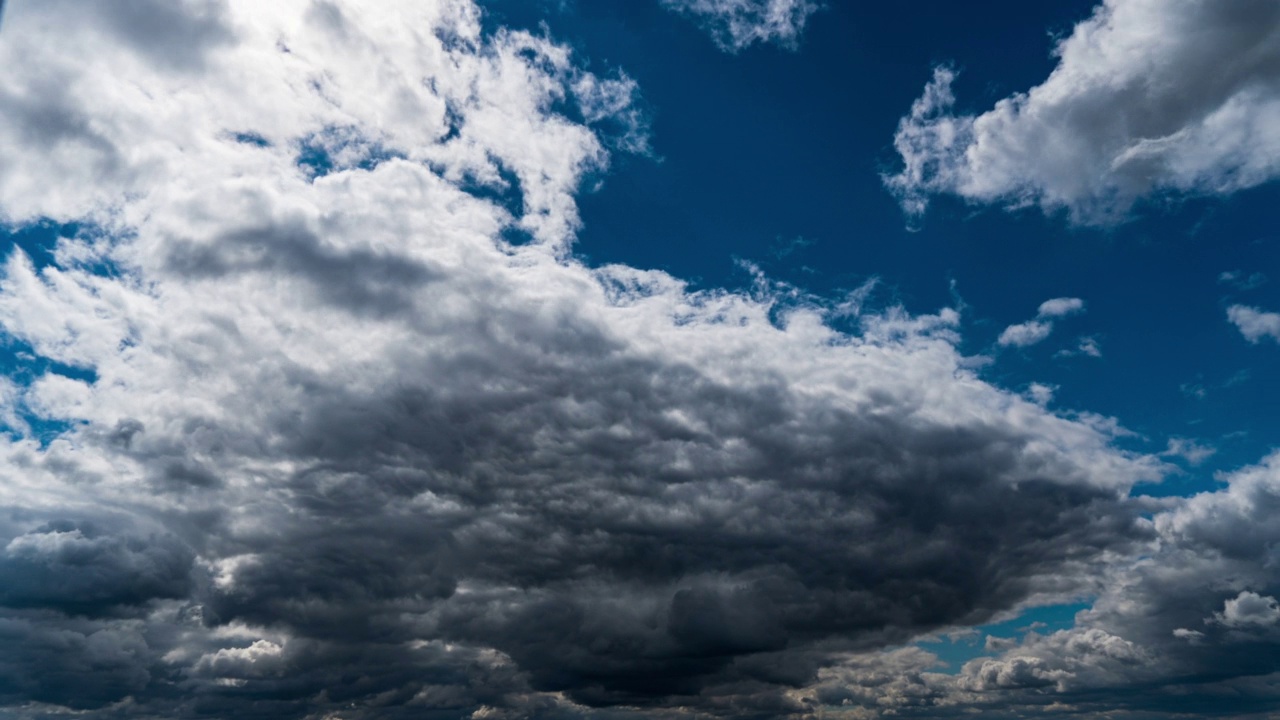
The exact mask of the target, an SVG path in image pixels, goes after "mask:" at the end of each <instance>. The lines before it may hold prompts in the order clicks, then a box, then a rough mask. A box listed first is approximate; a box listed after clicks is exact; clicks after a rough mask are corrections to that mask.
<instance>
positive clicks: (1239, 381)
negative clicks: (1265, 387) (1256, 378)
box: [1222, 369, 1253, 388]
mask: <svg viewBox="0 0 1280 720" xmlns="http://www.w3.org/2000/svg"><path fill="white" fill-rule="evenodd" d="M1251 377H1253V374H1252V373H1250V372H1249V371H1248V370H1247V369H1245V370H1239V371H1237V372H1236V373H1235V374H1234V375H1232V376H1231V377H1229V378H1227V379H1226V380H1225V381H1223V383H1222V387H1224V388H1232V387H1235V386H1237V385H1243V384H1245V383H1247V382H1249V378H1251Z"/></svg>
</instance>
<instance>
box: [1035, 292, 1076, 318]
mask: <svg viewBox="0 0 1280 720" xmlns="http://www.w3.org/2000/svg"><path fill="white" fill-rule="evenodd" d="M1083 310H1084V301H1083V300H1081V299H1080V298H1068V297H1061V298H1053V299H1052V300H1045V301H1044V302H1042V303H1040V311H1039V315H1040V317H1042V318H1058V317H1066V316H1067V315H1074V314H1075V313H1078V312H1081V311H1083Z"/></svg>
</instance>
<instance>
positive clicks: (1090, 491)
mask: <svg viewBox="0 0 1280 720" xmlns="http://www.w3.org/2000/svg"><path fill="white" fill-rule="evenodd" d="M144 5H145V6H146V7H144ZM163 5H164V8H160V4H156V7H155V8H150V6H149V5H146V3H143V5H139V6H137V7H134V6H133V5H131V6H130V7H129V8H127V9H124V10H120V12H122V13H125V15H112V14H111V13H113V12H115V10H114V9H113V8H115V6H114V5H111V6H108V5H101V6H100V5H98V4H92V3H85V2H73V1H72V0H57V1H54V2H25V3H14V4H11V6H10V7H9V8H8V9H7V12H6V18H5V33H6V35H5V39H6V42H5V43H4V44H0V56H2V59H3V61H4V64H5V66H6V67H10V68H25V69H24V70H22V71H15V72H9V73H6V74H5V75H4V76H3V77H2V78H0V110H2V112H3V113H4V115H5V116H6V117H9V118H15V121H14V122H12V123H5V124H4V125H3V127H0V153H3V155H4V157H5V158H6V163H5V164H4V165H3V166H0V211H2V212H3V215H4V217H5V218H6V220H7V221H8V222H9V223H11V224H14V225H21V224H23V223H30V222H37V221H40V220H42V219H53V220H57V221H59V222H72V223H75V228H78V229H73V230H70V231H68V232H67V233H66V235H67V236H66V237H63V238H62V239H61V240H60V241H59V242H58V245H57V247H56V248H55V249H54V252H53V260H52V262H49V261H48V260H47V259H46V260H39V259H33V258H32V257H29V256H28V255H26V254H25V253H23V252H22V251H20V250H15V251H14V252H13V253H12V254H11V255H10V256H9V258H8V259H7V261H6V263H5V266H4V275H3V280H2V281H0V323H2V324H3V327H4V329H5V331H6V333H8V335H9V336H10V338H11V339H12V340H14V341H20V342H22V343H25V345H26V346H28V347H29V348H30V349H31V353H32V354H33V355H34V356H36V357H38V358H40V359H42V361H43V362H42V363H41V364H37V365H33V367H32V369H31V371H30V373H29V376H30V377H34V379H31V380H30V381H29V382H28V381H26V380H24V381H21V382H19V381H17V380H11V381H10V382H9V384H8V385H6V386H5V394H4V403H5V407H6V411H5V413H6V415H5V416H6V417H8V418H9V419H10V420H9V422H10V424H11V426H12V427H11V428H10V429H11V436H10V437H8V438H5V439H2V440H0V478H2V481H0V505H3V507H4V512H3V514H0V547H3V555H2V556H0V578H2V579H3V581H4V582H3V583H0V587H2V588H3V589H2V590H0V636H2V637H3V638H4V643H3V645H4V646H5V647H9V648H14V647H16V648H20V650H19V651H13V652H10V653H7V654H6V655H5V656H4V658H3V659H2V660H0V702H2V703H4V704H5V705H7V706H9V707H34V705H32V704H33V703H39V704H43V705H42V707H49V708H52V709H53V710H57V709H58V708H72V709H83V710H90V711H99V712H102V713H106V712H108V710H109V711H110V712H111V713H114V714H118V715H130V714H137V715H147V716H164V717H184V716H193V715H215V716H232V715H256V716H270V717H304V716H321V715H325V714H327V713H331V712H336V711H337V710H338V709H339V708H340V709H341V711H342V713H343V716H344V717H351V718H356V717H379V718H386V717H449V718H453V717H459V716H467V715H473V716H475V717H503V716H512V717H515V716H541V717H572V716H599V714H598V713H599V712H600V711H597V710H593V709H591V708H624V709H618V710H615V711H613V712H617V713H624V712H626V713H642V712H649V711H652V712H653V713H655V714H656V715H659V716H671V714H672V713H676V712H680V711H678V710H676V708H686V709H687V711H688V712H690V713H692V712H709V713H721V714H727V715H750V714H756V715H761V714H764V715H774V716H777V715H786V714H789V713H796V714H804V713H806V712H808V710H807V709H806V708H807V706H806V705H804V703H803V702H801V701H800V700H797V699H795V698H794V697H792V696H791V695H789V694H788V693H789V692H790V690H791V689H792V688H794V687H797V686H802V685H805V684H806V683H809V682H812V681H815V679H816V678H818V677H819V672H820V670H821V669H822V668H824V667H828V666H830V665H831V664H832V663H834V662H836V661H837V660H836V659H837V658H838V657H843V654H847V653H854V652H863V651H866V650H868V649H872V648H876V647H880V646H883V645H885V644H888V643H897V642H903V641H905V640H908V639H910V638H911V637H913V636H915V635H916V634H918V633H920V632H924V631H928V630H932V629H935V628H939V627H944V626H950V625H954V624H961V623H969V622H975V621H981V620H983V619H986V618H989V617H991V616H993V615H994V614H996V613H999V612H1002V611H1004V610H1007V609H1008V608H1010V607H1012V606H1014V605H1016V604H1018V603H1020V602H1023V601H1024V600H1025V599H1026V598H1028V597H1047V596H1056V595H1059V594H1070V593H1077V592H1081V591H1082V590H1081V589H1082V588H1089V587H1092V583H1093V580H1092V578H1094V577H1096V576H1097V574H1098V572H1099V568H1101V567H1102V566H1104V565H1105V563H1106V562H1107V558H1109V557H1111V556H1112V555H1113V554H1115V553H1124V552H1125V551H1126V549H1127V548H1132V547H1135V546H1139V545H1141V544H1142V543H1144V542H1146V540H1147V539H1148V538H1149V536H1150V534H1151V530H1150V528H1148V527H1146V526H1145V525H1144V523H1143V521H1142V520H1141V518H1140V516H1139V514H1138V513H1137V512H1136V511H1135V510H1134V509H1133V508H1131V507H1130V506H1129V505H1128V504H1126V503H1125V502H1124V501H1123V497H1124V495H1125V493H1126V492H1127V489H1128V488H1129V487H1130V486H1132V485H1133V484H1134V483H1136V482H1139V481H1144V480H1154V479H1157V478H1159V476H1160V475H1161V474H1162V473H1163V472H1164V471H1165V468H1164V467H1163V465H1162V463H1161V462H1160V461H1158V460H1157V459H1155V458H1152V457H1149V456H1141V455H1136V454H1133V453H1128V452H1125V451H1121V450H1119V449H1117V448H1116V447H1114V446H1113V444H1112V442H1111V440H1112V437H1111V435H1110V431H1109V430H1108V426H1107V425H1106V424H1105V423H1098V422H1091V421H1090V420H1089V419H1088V418H1084V419H1072V418H1066V417H1061V416H1057V415H1054V414H1053V413H1050V412H1048V411H1047V410H1046V409H1045V408H1043V407H1041V406H1040V405H1037V404H1036V403H1034V402H1030V401H1027V400H1025V399H1023V398H1021V397H1020V396H1018V395H1017V394H1014V393H1010V392H1006V391H1004V390H1001V389H1000V388H997V387H995V386H993V385H990V384H988V383H986V382H984V381H983V380H982V379H981V378H979V377H978V376H977V375H976V374H975V373H974V371H973V370H972V369H970V368H971V367H972V363H970V362H968V361H967V360H966V358H964V357H963V356H962V355H961V354H960V353H959V351H958V350H957V347H956V345H957V342H958V340H959V335H958V323H959V316H958V314H957V312H956V311H954V310H951V309H942V310H940V311H939V312H937V313H936V314H932V315H909V314H907V313H906V312H904V311H902V310H901V309H896V308H885V309H881V310H879V311H870V310H866V311H862V312H861V313H860V314H858V315H856V318H855V319H856V320H857V321H858V323H859V329H858V331H857V332H856V333H852V334H847V333H842V332H839V331H837V330H834V329H832V327H830V326H829V325H828V324H827V322H826V320H827V319H828V317H830V316H832V315H835V314H841V313H844V314H847V313H848V309H847V308H845V307H843V306H842V307H830V308H829V307H828V306H827V305H825V304H824V303H822V302H820V301H817V300H803V299H801V300H796V299H795V298H794V297H792V296H791V295H790V294H787V293H775V292H773V291H772V290H770V288H769V286H768V284H767V282H764V283H763V284H762V285H761V286H760V287H758V288H756V289H755V290H754V291H753V292H752V293H746V294H744V293H731V292H724V291H698V292H695V291H691V290H689V289H688V288H687V287H686V286H685V285H684V284H683V283H682V282H680V281H679V280H677V279H676V278H673V277H671V276H669V275H666V274H664V273H660V272H651V271H644V270H638V269H634V268H629V267H624V266H607V267H601V268H591V267H588V266H586V265H584V264H582V263H581V262H579V261H577V260H575V259H573V258H572V257H570V256H569V254H568V253H567V249H568V248H569V247H570V244H571V243H572V240H573V232H574V230H575V228H576V227H577V225H578V219H577V213H576V205H575V200H574V198H575V193H576V192H577V189H578V187H579V185H580V184H581V182H582V181H583V179H584V178H585V177H587V176H588V175H590V174H592V173H598V172H600V171H601V170H603V169H604V168H605V167H606V165H607V162H608V160H609V148H638V147H643V142H644V141H643V137H642V135H641V134H640V133H641V132H642V128H641V123H640V117H639V115H637V114H636V113H634V112H633V111H632V103H631V102H630V100H629V98H631V97H632V96H633V94H634V92H635V88H634V86H633V84H632V83H631V82H630V81H629V80H628V79H627V78H626V77H625V76H623V75H620V74H615V75H613V76H611V77H604V76H597V75H592V74H589V73H587V72H585V71H583V70H582V69H580V67H579V66H578V65H577V64H575V60H574V58H573V56H572V54H571V53H570V52H569V51H568V50H567V49H566V48H564V47H563V46H560V45H557V44H555V43H554V42H553V41H552V40H549V39H547V38H544V37H538V36H533V35H528V34H524V33H518V32H510V31H503V30H499V31H496V32H494V33H492V34H486V33H483V32H482V31H481V29H480V23H479V22H478V16H477V13H478V11H477V9H476V8H475V7H474V6H473V5H472V4H471V3H470V2H465V1H463V0H441V1H440V2H434V3H419V2H412V3H410V2H392V1H391V0H388V1H387V2H385V3H382V4H381V5H380V6H379V7H378V9H377V11H376V12H374V11H370V9H369V8H368V6H367V5H365V4H362V3H355V2H310V1H304V0H293V1H284V0H282V1H281V2H277V3H272V4H271V5H270V6H262V5H261V4H260V3H250V2H226V3H222V2H211V1H210V2H203V1H196V0H192V1H191V2H187V3H182V4H172V3H164V4H163ZM148 8H150V9H149V10H148ZM152 11H154V12H152ZM135 12H137V13H144V12H145V14H146V18H147V22H152V23H158V24H160V25H162V26H163V28H164V29H165V32H172V33H173V37H175V38H179V39H180V42H179V41H178V40H175V41H174V42H173V43H167V44H166V43H162V44H159V45H153V44H148V43H146V42H143V40H144V39H145V37H148V36H149V35H147V34H146V33H142V31H141V30H139V29H138V28H137V27H136V25H134V24H133V23H134V20H136V18H133V16H132V15H130V14H129V13H135ZM131 18H133V19H131ZM35 428H41V430H39V432H37V430H36V429H35ZM625 708H630V710H625Z"/></svg>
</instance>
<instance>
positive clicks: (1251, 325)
mask: <svg viewBox="0 0 1280 720" xmlns="http://www.w3.org/2000/svg"><path fill="white" fill-rule="evenodd" d="M1227 319H1228V320H1230V321H1231V324H1233V325H1235V326H1236V327H1237V328H1238V329H1239V330H1240V334H1241V335H1244V338H1245V339H1246V340H1248V341H1249V342H1251V343H1254V344H1257V343H1259V342H1261V341H1262V338H1264V337H1270V338H1271V339H1272V340H1275V341H1277V342H1280V313H1273V312H1263V311H1262V310H1259V309H1258V308H1255V307H1248V306H1246V305H1232V306H1231V307H1229V308H1227Z"/></svg>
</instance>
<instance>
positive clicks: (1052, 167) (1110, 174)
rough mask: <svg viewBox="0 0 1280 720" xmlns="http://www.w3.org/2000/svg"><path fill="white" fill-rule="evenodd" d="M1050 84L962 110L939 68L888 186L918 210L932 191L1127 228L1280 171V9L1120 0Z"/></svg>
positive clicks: (1061, 60)
mask: <svg viewBox="0 0 1280 720" xmlns="http://www.w3.org/2000/svg"><path fill="white" fill-rule="evenodd" d="M1055 54H1056V56H1057V57H1058V65H1057V67H1056V68H1055V69H1054V71H1053V72H1052V73H1051V74H1050V76H1049V77H1048V78H1047V79H1046V80H1045V81H1044V82H1043V83H1041V84H1040V85H1038V86H1036V87H1034V88H1032V89H1031V90H1030V91H1028V92H1026V93H1019V94H1016V95H1013V96H1011V97H1009V98H1006V99H1003V100H1001V101H999V102H998V103H996V105H995V107H994V108H992V109H991V110H988V111H987V112H985V113H982V114H979V115H963V114H955V113H954V112H953V106H954V101H955V99H954V96H953V95H952V93H951V83H952V81H953V79H954V77H955V73H954V72H953V71H952V70H951V69H948V68H939V69H938V70H937V71H936V72H935V74H934V78H933V81H932V82H931V83H930V84H929V85H928V87H927V88H926V90H925V93H924V94H923V95H922V97H921V98H920V99H919V100H918V101H917V102H916V103H915V105H914V106H913V108H912V110H911V113H910V114H909V115H908V116H907V117H904V118H903V119H902V121H901V123H900V125H899V127H898V131H897V135H896V137H895V139H894V145H895V147H896V148H897V150H898V152H899V154H900V155H901V157H902V160H903V163H904V167H903V170H902V171H901V172H900V173H899V174H897V175H895V176H892V177H887V178H886V183H887V185H888V187H889V188H890V189H891V190H892V191H893V192H895V193H896V194H897V195H898V196H899V197H900V199H901V200H902V203H903V207H904V209H905V210H906V211H907V212H908V213H909V214H912V215H918V214H920V213H922V212H923V211H924V209H925V207H926V205H927V203H928V199H929V197H930V196H931V195H935V194H940V193H946V194H953V195H957V196H959V197H961V198H964V199H965V200H967V201H969V202H975V203H1001V204H1004V205H1007V206H1012V207H1022V206H1027V205H1038V206H1039V207H1041V208H1042V209H1043V210H1044V211H1045V212H1053V211H1056V210H1061V209H1065V210H1066V211H1067V212H1068V213H1069V214H1070V216H1071V218H1072V219H1073V220H1074V221H1076V222H1080V223H1106V222H1111V221H1114V220H1116V219H1118V218H1121V217H1123V215H1124V214H1125V213H1126V212H1127V211H1128V210H1129V209H1130V208H1131V206H1132V205H1133V203H1134V202H1135V201H1137V200H1138V199H1140V198H1143V197H1148V196H1151V195H1154V194H1157V193H1162V192H1177V193H1188V194H1197V195H1202V194H1209V195H1213V194H1227V193H1231V192H1234V191H1236V190H1240V189H1242V188H1247V187H1252V186H1255V185H1258V184H1261V183H1264V182H1267V181H1269V180H1271V179H1273V178H1275V177H1277V175H1280V74H1277V73H1276V72H1275V68H1276V65H1277V63H1278V62H1280V6H1277V5H1276V4H1275V3H1271V2H1256V1H1255V0H1194V1H1189V2H1179V3H1170V2H1165V1H1164V0H1106V2H1104V3H1103V4H1101V5H1099V6H1098V7H1097V8H1096V10H1095V11H1094V13H1093V15H1092V17H1090V18H1089V19H1087V20H1085V21H1083V22H1081V23H1079V24H1078V25H1077V26H1076V27H1075V29H1074V31H1073V32H1072V33H1071V35H1070V36H1068V37H1066V38H1064V39H1063V40H1062V41H1061V42H1060V43H1059V44H1058V46H1057V48H1056V49H1055Z"/></svg>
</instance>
